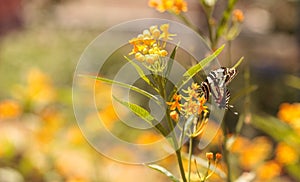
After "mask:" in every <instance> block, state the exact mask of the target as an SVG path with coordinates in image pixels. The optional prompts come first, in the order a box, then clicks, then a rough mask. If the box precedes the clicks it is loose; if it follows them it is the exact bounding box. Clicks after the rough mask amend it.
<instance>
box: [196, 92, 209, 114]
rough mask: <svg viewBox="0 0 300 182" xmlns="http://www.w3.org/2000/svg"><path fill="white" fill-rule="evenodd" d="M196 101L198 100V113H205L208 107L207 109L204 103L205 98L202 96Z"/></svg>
mask: <svg viewBox="0 0 300 182" xmlns="http://www.w3.org/2000/svg"><path fill="white" fill-rule="evenodd" d="M198 101H199V109H198V114H201V113H202V112H204V113H207V112H208V109H207V108H208V107H207V106H205V105H204V104H205V102H206V99H205V98H204V96H202V97H199V98H198Z"/></svg>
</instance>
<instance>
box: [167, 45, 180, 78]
mask: <svg viewBox="0 0 300 182" xmlns="http://www.w3.org/2000/svg"><path fill="white" fill-rule="evenodd" d="M178 46H179V43H178V44H177V45H176V46H175V47H174V49H173V51H172V53H171V55H170V59H169V60H168V63H167V70H166V74H165V75H166V78H168V77H169V75H170V72H171V70H172V66H173V61H174V58H175V55H176V51H177V49H178Z"/></svg>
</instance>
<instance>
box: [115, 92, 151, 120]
mask: <svg viewBox="0 0 300 182" xmlns="http://www.w3.org/2000/svg"><path fill="white" fill-rule="evenodd" d="M113 98H114V99H115V100H116V101H118V102H119V103H120V104H122V105H123V106H125V107H127V108H128V109H130V110H131V111H132V112H133V113H134V114H136V115H137V116H139V117H140V118H142V119H143V120H145V121H146V122H147V123H149V124H151V125H153V124H152V122H153V121H154V120H155V119H154V117H153V116H152V115H151V114H150V113H149V112H148V111H147V110H146V109H144V108H142V107H141V106H139V105H137V104H134V103H130V102H127V101H122V100H120V99H118V98H117V97H115V96H113Z"/></svg>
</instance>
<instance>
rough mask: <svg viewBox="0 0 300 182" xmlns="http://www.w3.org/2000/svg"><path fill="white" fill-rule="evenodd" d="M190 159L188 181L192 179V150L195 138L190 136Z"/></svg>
mask: <svg viewBox="0 0 300 182" xmlns="http://www.w3.org/2000/svg"><path fill="white" fill-rule="evenodd" d="M189 145H190V146H189V161H188V182H190V180H191V161H192V153H193V152H192V150H193V138H192V137H190V142H189Z"/></svg>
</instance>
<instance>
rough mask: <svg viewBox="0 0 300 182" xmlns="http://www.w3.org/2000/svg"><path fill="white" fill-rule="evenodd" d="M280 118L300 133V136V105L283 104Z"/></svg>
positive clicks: (279, 113) (279, 114) (280, 108)
mask: <svg viewBox="0 0 300 182" xmlns="http://www.w3.org/2000/svg"><path fill="white" fill-rule="evenodd" d="M277 115H278V118H279V119H280V120H282V121H284V122H286V123H288V124H289V125H291V127H292V128H294V129H295V130H297V131H298V133H299V134H300V103H293V104H289V103H283V104H281V105H280V106H279V112H278V114H277Z"/></svg>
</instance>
